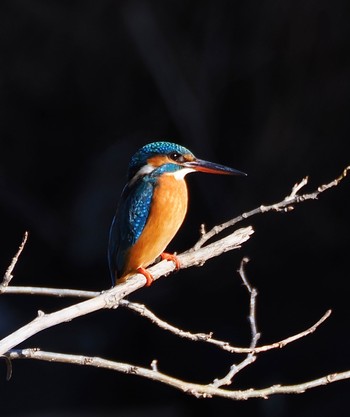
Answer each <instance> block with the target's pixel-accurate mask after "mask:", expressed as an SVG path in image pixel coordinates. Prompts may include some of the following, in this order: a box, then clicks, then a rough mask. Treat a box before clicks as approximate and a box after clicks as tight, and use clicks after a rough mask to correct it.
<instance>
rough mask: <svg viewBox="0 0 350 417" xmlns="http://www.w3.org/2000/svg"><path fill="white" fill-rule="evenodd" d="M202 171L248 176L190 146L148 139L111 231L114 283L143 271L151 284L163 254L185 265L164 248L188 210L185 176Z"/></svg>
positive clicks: (134, 163)
mask: <svg viewBox="0 0 350 417" xmlns="http://www.w3.org/2000/svg"><path fill="white" fill-rule="evenodd" d="M196 171H197V172H205V173H211V174H226V175H246V174H245V173H243V172H241V171H238V170H236V169H234V168H229V167H227V166H224V165H220V164H216V163H213V162H209V161H205V160H202V159H198V158H196V157H195V156H194V154H193V153H192V152H191V151H189V150H188V149H187V148H185V147H184V146H181V145H178V144H176V143H172V142H165V141H159V142H152V143H148V144H147V145H144V146H143V147H142V148H140V149H139V150H138V151H137V152H136V153H135V154H134V155H133V156H132V158H131V160H130V163H129V167H128V173H127V183H126V185H125V187H124V189H123V191H122V194H121V197H120V200H119V203H118V206H117V211H116V214H115V216H114V218H113V221H112V224H111V227H110V232H109V241H108V264H109V270H110V274H111V278H112V284H113V285H117V284H120V283H122V282H125V281H126V280H127V279H128V278H129V277H131V276H132V275H134V274H136V273H140V274H142V275H144V276H145V278H146V284H145V286H150V285H151V284H152V282H153V277H152V275H151V273H150V272H149V271H147V269H146V268H147V267H148V266H150V265H151V264H153V263H154V262H155V261H156V260H157V259H158V258H159V257H161V259H167V260H170V261H173V262H174V263H175V266H176V269H179V268H180V263H179V260H178V258H177V257H176V256H175V255H173V254H170V253H167V252H164V251H165V249H166V247H167V246H168V244H169V243H170V241H171V240H172V239H173V238H174V236H175V235H176V233H177V232H178V230H179V228H180V227H181V225H182V223H183V221H184V218H185V215H186V212H187V206H188V191H187V184H186V181H185V176H186V175H187V174H189V173H191V172H196Z"/></svg>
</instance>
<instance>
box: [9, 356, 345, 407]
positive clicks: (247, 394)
mask: <svg viewBox="0 0 350 417" xmlns="http://www.w3.org/2000/svg"><path fill="white" fill-rule="evenodd" d="M6 356H7V357H8V358H9V359H10V360H14V359H36V360H41V361H49V362H60V363H69V364H74V365H85V366H93V367H97V368H104V369H109V370H114V371H118V372H122V373H125V374H133V375H138V376H142V377H145V378H148V379H151V380H153V381H158V382H161V383H163V384H167V385H170V386H171V387H174V388H177V389H179V390H181V391H183V392H185V393H187V394H191V395H193V396H195V397H199V398H200V397H202V398H211V397H214V396H217V397H223V398H228V399H232V400H247V399H250V398H268V397H270V396H271V395H275V394H300V393H303V392H305V391H307V390H309V389H311V388H316V387H320V386H322V385H327V384H330V383H333V382H336V381H341V380H344V379H350V371H346V372H338V373H333V374H329V375H326V376H323V377H321V378H318V379H314V380H312V381H307V382H303V383H301V384H295V385H272V386H270V387H267V388H262V389H253V388H250V389H247V390H226V389H222V388H217V387H214V386H212V385H211V384H208V385H203V384H194V383H190V382H186V381H182V380H181V379H178V378H174V377H171V376H169V375H166V374H164V373H162V372H159V370H158V366H157V365H154V364H153V365H152V366H151V368H150V369H148V368H143V367H140V366H135V365H130V364H127V363H120V362H114V361H111V360H107V359H103V358H98V357H91V356H83V355H70V354H63V353H57V352H45V351H41V350H39V349H23V350H13V351H10V352H8V354H7V355H6Z"/></svg>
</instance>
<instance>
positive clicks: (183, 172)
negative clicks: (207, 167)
mask: <svg viewBox="0 0 350 417" xmlns="http://www.w3.org/2000/svg"><path fill="white" fill-rule="evenodd" d="M193 171H195V169H193V168H182V169H179V170H178V171H175V172H168V173H167V174H166V175H172V176H173V177H174V178H175V179H176V180H183V179H184V177H185V175H187V174H189V173H190V172H193Z"/></svg>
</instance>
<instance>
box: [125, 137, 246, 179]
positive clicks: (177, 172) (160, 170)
mask: <svg viewBox="0 0 350 417" xmlns="http://www.w3.org/2000/svg"><path fill="white" fill-rule="evenodd" d="M195 171H200V172H207V173H211V174H225V175H246V174H245V173H243V172H241V171H238V170H236V169H234V168H229V167H226V166H224V165H220V164H215V163H213V162H209V161H204V160H202V159H198V158H196V157H195V156H194V155H193V153H192V152H191V151H189V150H188V149H186V148H185V147H183V146H180V145H177V144H176V143H171V142H152V143H149V144H147V145H145V146H143V147H142V148H141V149H139V150H138V151H137V152H136V153H135V154H134V156H133V157H132V158H131V161H130V164H129V174H128V180H129V183H133V182H135V181H136V180H137V179H138V178H140V177H142V176H144V175H147V174H151V173H152V172H157V174H159V175H161V174H168V175H174V176H175V177H176V178H178V179H182V178H183V177H184V176H185V175H186V174H188V173H190V172H195Z"/></svg>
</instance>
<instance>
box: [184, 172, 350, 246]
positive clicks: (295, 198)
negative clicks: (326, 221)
mask: <svg viewBox="0 0 350 417" xmlns="http://www.w3.org/2000/svg"><path fill="white" fill-rule="evenodd" d="M349 170H350V165H349V166H347V167H346V168H345V169H344V170H343V172H342V173H341V175H339V177H337V178H336V179H335V180H333V181H331V182H329V183H327V184H324V185H321V186H319V187H318V188H317V190H315V191H314V192H312V193H308V194H303V195H299V194H298V192H299V191H300V190H301V188H303V187H304V186H305V185H306V184H307V183H308V177H305V178H303V179H302V181H301V182H300V183H299V184H298V183H297V184H295V185H294V186H293V188H292V191H291V193H290V194H289V195H288V196H287V197H285V198H284V199H283V200H282V201H280V202H279V203H274V204H271V205H268V206H264V205H261V206H260V207H258V208H256V209H254V210H251V211H248V212H246V213H243V214H242V215H240V216H237V217H235V218H234V219H231V220H229V221H227V222H225V223H222V224H220V225H218V226H214V227H213V228H212V229H211V230H209V231H208V232H207V233H203V232H202V230H203V228H202V229H201V237H200V239H199V240H198V242H197V243H196V244H195V245H194V246H193V248H192V250H194V251H195V250H197V249H199V248H200V247H202V246H203V245H204V244H205V243H206V242H207V241H208V240H209V239H211V238H212V237H214V236H215V235H217V234H218V233H220V232H222V231H223V230H225V229H227V228H228V227H231V226H234V225H235V224H237V223H239V222H241V221H243V220H244V219H248V218H249V217H252V216H255V215H256V214H262V213H267V212H268V211H282V212H288V211H290V210H293V208H294V207H293V204H298V203H301V202H303V201H306V200H315V199H317V198H318V196H319V194H321V193H323V192H324V191H326V190H329V189H330V188H332V187H336V186H337V185H338V184H339V183H340V182H341V181H342V180H343V179H344V178H345V177H346V175H347V173H348V171H349Z"/></svg>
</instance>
